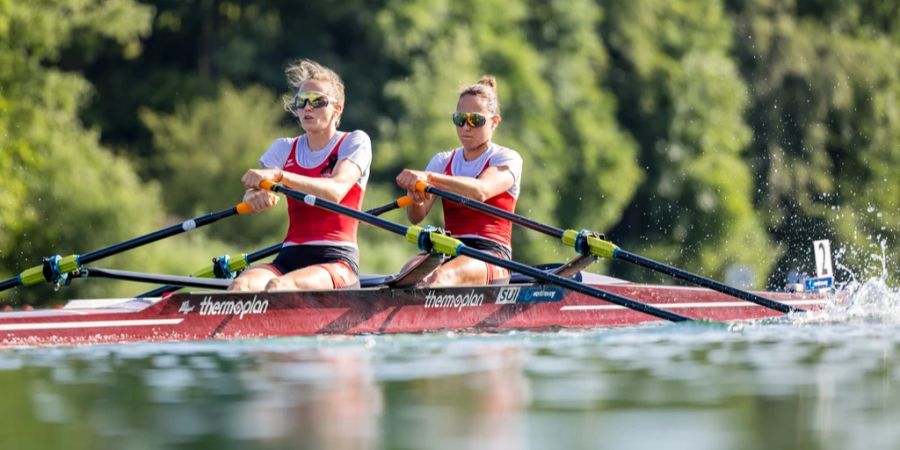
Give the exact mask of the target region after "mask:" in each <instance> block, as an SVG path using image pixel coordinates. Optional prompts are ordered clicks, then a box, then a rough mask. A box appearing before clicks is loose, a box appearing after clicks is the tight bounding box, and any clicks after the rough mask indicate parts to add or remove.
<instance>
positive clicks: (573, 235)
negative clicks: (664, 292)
mask: <svg viewBox="0 0 900 450" xmlns="http://www.w3.org/2000/svg"><path fill="white" fill-rule="evenodd" d="M416 190H419V191H422V192H427V193H429V194H434V195H437V196H438V197H442V198H445V199H447V200H450V201H452V202H455V203H459V204H461V205H463V206H466V207H469V208H472V209H474V210H477V211H481V212H483V213H486V214H489V215H492V216H494V217H499V218H501V219H505V220H508V221H510V222H512V223H515V224H518V225H521V226H523V227H525V228H529V229H532V230H534V231H538V232H541V233H544V234H547V235H550V236H553V237H555V238H557V239H560V240H562V242H563V243H564V244H566V245H568V246H569V247H573V248H575V250H577V251H578V252H579V253H581V254H583V255H588V254H590V255H595V256H600V257H603V258H608V259H621V260H623V261H627V262H630V263H632V264H636V265H638V266H641V267H645V268H647V269H651V270H655V271H657V272H660V273H664V274H666V275H669V276H672V277H675V278H678V279H680V280H684V281H687V282H689V283H693V284H696V285H698V286H702V287H705V288H709V289H712V290H714V291H719V292H723V293H725V294H728V295H731V296H733V297H737V298H739V299H742V300H746V301H748V302H753V303H756V304H757V305H760V306H764V307H766V308H771V309H774V310H776V311H780V312H783V313H790V312H802V311H803V309H800V308H797V307H794V306H790V305H787V304H784V303H781V302H777V301H774V300H770V299H768V298H765V297H762V296H759V295H756V294H754V293H752V292H748V291H745V290H741V289H738V288H734V287H731V286H728V285H726V284H723V283H720V282H718V281H715V280H712V279H709V278H706V277H703V276H701V275H697V274H694V273H691V272H688V271H686V270H682V269H679V268H677V267H673V266H670V265H667V264H663V263H661V262H658V261H654V260H652V259H650V258H646V257H643V256H640V255H637V254H634V253H631V252H628V251H625V250H623V249H621V248H619V246H617V245H616V244H613V243H612V242H609V241H607V240H604V239H602V238H600V237H599V236H596V235H594V234H592V233H589V232H585V231H576V230H563V229H561V228H556V227H553V226H550V225H546V224H543V223H540V222H537V221H535V220H532V219H529V218H527V217H523V216H520V215H518V214H515V213H511V212H509V211H505V210H502V209H500V208H497V207H494V206H491V205H488V204H486V203H482V202H479V201H477V200H473V199H471V198H468V197H465V196H462V195H459V194H456V193H453V192H447V191H444V190H442V189H439V188H436V187H434V186H431V185H429V184H427V183H424V182H421V181H420V182H418V183H416Z"/></svg>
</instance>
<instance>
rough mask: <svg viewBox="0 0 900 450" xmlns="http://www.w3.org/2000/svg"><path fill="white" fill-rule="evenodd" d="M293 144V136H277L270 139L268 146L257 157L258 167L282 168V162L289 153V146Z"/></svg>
mask: <svg viewBox="0 0 900 450" xmlns="http://www.w3.org/2000/svg"><path fill="white" fill-rule="evenodd" d="M293 144H294V138H289V137H285V138H278V139H275V140H274V141H272V144H271V145H269V148H268V149H267V150H266V152H265V153H263V155H262V156H261V157H260V158H259V165H260V167H264V168H266V169H283V168H284V163H285V162H286V161H287V159H288V156H290V154H291V147H292V146H293Z"/></svg>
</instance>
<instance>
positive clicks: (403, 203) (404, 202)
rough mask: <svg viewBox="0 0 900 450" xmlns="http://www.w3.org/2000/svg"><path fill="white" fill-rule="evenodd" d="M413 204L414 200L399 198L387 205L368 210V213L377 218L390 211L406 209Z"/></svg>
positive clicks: (404, 197)
mask: <svg viewBox="0 0 900 450" xmlns="http://www.w3.org/2000/svg"><path fill="white" fill-rule="evenodd" d="M411 204H412V199H411V198H409V197H408V196H406V195H404V196H403V197H400V198H398V199H397V200H394V201H392V202H390V203H388V204H386V205H382V206H379V207H377V208H372V209H370V210H367V211H366V212H367V213H369V214H372V215H375V216H380V215H382V214H384V213H386V212H388V211H393V210H395V209H397V208H406V207H407V206H409V205H411Z"/></svg>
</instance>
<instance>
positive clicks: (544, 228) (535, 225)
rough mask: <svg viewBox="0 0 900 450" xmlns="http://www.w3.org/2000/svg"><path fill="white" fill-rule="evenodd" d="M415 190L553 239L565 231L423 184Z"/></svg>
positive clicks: (418, 185) (560, 236) (559, 236)
mask: <svg viewBox="0 0 900 450" xmlns="http://www.w3.org/2000/svg"><path fill="white" fill-rule="evenodd" d="M416 188H417V189H419V190H421V191H425V192H428V193H429V194H434V195H437V196H438V197H442V198H446V199H447V200H450V201H452V202H454V203H459V204H460V205H463V206H466V207H468V208H471V209H474V210H476V211H481V212H483V213H487V214H489V215H492V216H494V217H499V218H501V219H506V220H508V221H510V222H513V223H515V224H518V225H521V226H523V227H525V228H528V229H531V230H534V231H537V232H539V233H544V234H547V235H550V236H553V237H555V238H562V237H563V233H564V232H565V230H563V229H561V228H556V227H554V226H550V225H547V224H543V223H540V222H538V221H536V220H532V219H529V218H527V217H523V216H520V215H518V214H515V213H511V212H509V211H506V210H504V209H500V208H497V207H495V206H491V205H488V204H487V203H483V202H479V201H478V200H473V199H471V198H468V197H466V196H463V195H459V194H456V193H453V192H448V191H445V190H442V189H438V188H436V187H434V186H431V185H429V184H425V183H422V182H420V183H419V184H417V185H416Z"/></svg>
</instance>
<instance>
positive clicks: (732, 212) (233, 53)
mask: <svg viewBox="0 0 900 450" xmlns="http://www.w3.org/2000/svg"><path fill="white" fill-rule="evenodd" d="M898 30H900V6H898V5H897V3H896V2H894V1H890V0H862V1H858V2H836V1H830V0H750V1H731V0H721V1H709V2H692V1H689V0H667V1H663V0H627V1H626V0H576V1H570V2H544V1H538V0H481V1H478V2H474V1H470V0H469V1H446V0H437V1H434V0H428V1H426V0H382V1H379V2H364V1H360V0H347V1H342V2H303V3H302V4H288V3H285V2H280V1H272V0H263V1H236V0H193V1H189V0H188V1H182V0H156V1H146V2H136V1H133V0H106V1H102V2H101V1H76V0H43V1H35V2H13V1H12V0H0V152H2V157H0V173H3V174H4V176H3V177H2V178H0V278H6V277H9V276H12V275H14V274H15V273H18V272H19V271H20V270H22V269H23V268H25V267H28V266H30V265H33V264H35V263H37V262H39V261H40V257H41V256H44V255H51V254H57V253H59V254H68V253H72V252H85V251H88V250H91V249H94V248H98V247H100V246H103V245H105V244H109V243H113V242H116V241H118V240H121V239H124V238H127V237H130V236H135V235H137V234H140V233H142V232H146V231H148V230H152V229H156V228H160V227H161V226H164V225H166V224H169V223H173V222H175V221H178V220H182V219H184V218H187V217H191V216H194V215H198V214H202V213H204V212H208V211H213V210H218V209H222V208H225V207H227V206H230V205H232V204H234V203H236V202H237V201H239V199H240V195H241V193H242V192H243V189H242V188H241V186H240V183H239V181H238V180H239V177H240V174H241V173H242V172H243V171H244V170H245V169H246V168H247V167H250V166H253V165H255V162H256V160H257V158H258V157H259V155H260V154H261V152H262V151H263V150H264V149H265V148H266V146H267V145H268V143H269V142H271V140H272V139H274V138H275V137H278V136H287V135H292V134H296V133H298V132H299V128H298V127H297V125H296V124H295V123H292V122H291V121H290V119H289V118H288V117H287V115H286V114H284V112H283V111H282V110H281V106H280V105H281V97H282V96H283V95H285V94H287V93H288V92H287V86H286V83H285V81H284V79H283V68H284V67H285V66H286V64H287V63H288V62H289V61H291V60H294V59H297V58H300V57H306V58H312V59H315V60H317V61H320V62H322V63H324V64H327V65H329V66H331V67H333V68H334V69H336V70H337V71H338V73H340V74H341V75H342V76H343V77H344V79H345V82H346V85H347V105H346V113H345V115H344V121H343V128H344V129H347V130H351V129H363V130H365V131H366V132H367V133H369V135H370V136H372V138H373V143H374V162H373V174H372V177H371V179H370V188H369V191H368V194H367V198H366V205H365V206H366V207H372V206H377V205H379V204H382V203H384V202H386V201H388V200H390V199H391V198H393V197H396V196H398V195H400V194H401V192H399V191H398V190H397V189H396V187H395V186H394V185H393V178H394V176H395V175H396V173H397V172H398V171H399V170H400V169H401V168H403V167H414V168H421V167H423V166H424V164H425V163H426V162H427V160H428V158H429V156H430V155H431V154H433V153H435V152H437V151H440V150H445V149H449V148H451V147H453V146H455V145H456V144H457V142H456V138H455V134H454V131H453V128H452V125H450V121H449V120H448V117H449V113H450V112H451V111H452V110H453V108H454V105H455V100H456V93H457V91H458V89H459V88H460V87H461V86H463V85H466V84H469V83H471V82H473V81H475V80H476V79H477V78H478V76H479V75H481V74H482V73H491V74H494V75H495V76H497V79H498V80H499V93H500V98H501V108H502V113H503V122H502V124H501V127H500V129H499V132H498V134H497V135H496V141H497V142H499V143H501V144H503V145H506V146H509V147H512V148H515V149H517V150H519V152H520V153H521V154H522V156H523V158H524V160H525V175H524V181H523V192H522V196H521V200H520V203H519V205H520V206H519V212H521V213H523V214H525V215H528V216H530V217H533V218H535V219H538V220H542V221H546V222H549V223H552V224H555V225H559V226H564V227H572V228H590V229H596V230H599V231H605V232H607V234H608V236H609V237H610V238H611V239H612V240H613V241H615V242H618V243H620V244H621V245H622V246H623V247H626V248H628V249H630V250H632V251H635V252H638V253H642V254H646V255H648V256H651V257H654V258H657V259H660V260H663V261H666V262H669V263H672V264H675V265H677V266H680V267H684V268H686V269H689V270H694V271H698V272H702V273H704V274H706V275H709V276H712V277H715V278H719V279H730V278H734V279H746V280H749V282H750V284H752V285H753V286H756V287H762V286H764V285H766V284H769V285H772V286H777V285H779V284H780V283H781V281H782V280H783V278H784V275H785V273H786V272H787V271H789V270H800V271H806V272H810V271H811V270H812V268H811V267H810V261H811V259H812V255H811V251H810V249H811V244H810V241H811V240H813V239H818V238H828V239H832V240H833V242H834V246H835V247H836V248H839V249H841V248H842V249H844V251H843V252H842V253H841V257H840V258H839V262H840V263H842V264H844V265H845V266H847V267H848V268H849V269H850V270H852V271H853V273H854V274H855V275H856V276H873V275H874V276H880V275H882V273H883V267H886V268H887V273H888V274H889V276H890V277H892V279H893V280H894V281H896V280H897V279H898V275H897V273H898V264H900V263H898V258H897V256H896V254H895V251H894V250H893V249H894V248H895V246H896V245H897V238H898V234H900V214H898V212H900V211H898V209H900V206H898V202H900V177H897V176H895V175H894V174H893V173H892V172H893V170H894V168H895V167H898V166H900V107H898V105H900V75H898V71H897V67H900V31H898ZM387 217H388V218H390V219H392V220H397V221H400V220H404V218H403V216H402V214H401V213H399V212H394V213H391V214H390V215H388V216H387ZM429 220H430V221H431V222H432V223H437V224H439V223H440V218H439V215H438V214H436V213H433V214H432V217H431V218H430V219H429ZM285 225H286V218H285V215H284V210H283V209H282V208H279V209H276V210H275V211H270V212H267V213H265V214H262V215H259V216H254V217H241V218H235V219H229V220H228V221H226V222H222V223H219V224H215V225H212V226H210V227H209V228H206V229H202V230H197V231H196V232H194V233H192V234H191V235H186V236H179V237H177V238H173V239H170V240H168V241H166V242H161V243H158V244H154V245H153V246H150V247H148V248H147V249H145V250H141V251H136V252H131V253H129V254H127V255H123V256H122V257H118V258H116V259H115V260H111V261H110V262H108V263H104V264H98V265H107V266H120V267H124V268H129V269H133V270H147V271H163V272H169V273H183V272H189V271H191V270H194V269H196V268H197V267H198V266H199V265H202V264H203V263H204V261H207V260H208V258H210V257H212V256H214V255H216V254H220V253H224V252H232V253H239V252H244V251H250V250H253V249H255V248H257V247H259V246H263V245H268V244H270V243H275V242H278V241H279V240H280V239H281V237H282V233H283V232H284V228H285ZM361 230H362V234H361V239H362V252H363V270H364V271H366V272H389V271H393V270H396V268H398V267H399V265H400V264H401V262H402V259H403V258H405V257H406V256H407V255H409V254H410V253H411V252H412V251H413V249H412V248H409V247H407V246H405V244H403V243H401V242H399V241H398V238H394V237H388V236H387V235H385V234H384V233H383V232H380V231H378V230H373V229H370V228H368V227H365V226H363V227H362V228H361ZM514 239H515V246H516V248H515V255H516V258H517V259H520V260H524V261H527V262H533V263H537V262H547V261H554V260H555V261H558V260H561V259H563V258H566V257H568V255H570V254H571V252H570V251H567V250H565V249H564V248H562V247H561V246H559V245H557V244H556V243H553V242H551V241H549V240H548V239H546V238H543V237H541V236H538V235H536V234H535V233H532V232H523V231H521V230H517V231H516V235H515V238H514ZM873 255H874V256H876V257H877V258H881V259H877V258H876V259H873V258H872V256H873ZM882 256H883V258H882ZM882 263H883V264H882ZM610 269H611V270H613V271H614V272H616V273H618V274H620V275H624V276H628V277H630V278H635V279H650V277H649V276H648V275H647V274H646V273H645V272H639V271H637V270H634V269H630V268H626V267H621V266H619V265H617V264H612V265H610ZM839 275H843V276H844V277H845V278H846V276H847V273H846V272H845V273H843V274H839ZM75 284H76V286H75V289H86V288H87V287H89V286H94V291H93V292H103V293H104V294H110V293H111V292H110V290H111V289H110V284H108V283H102V282H101V283H96V282H95V283H93V284H91V283H87V282H84V281H80V282H76V283H75ZM138 289H139V288H135V287H134V286H126V285H116V287H115V288H113V289H112V293H117V294H118V293H128V292H131V293H134V292H135V291H137V290H138ZM87 293H91V292H87ZM80 294H86V292H84V291H80V292H75V293H72V292H67V293H66V295H65V296H71V295H80ZM7 295H9V294H7ZM12 296H13V297H15V298H21V299H24V300H26V301H34V300H35V299H46V298H50V297H51V296H50V295H49V294H48V292H47V291H46V290H43V289H35V290H29V291H28V292H26V290H22V289H20V290H18V291H17V292H15V293H13V294H12ZM59 297H63V295H61V294H60V295H59Z"/></svg>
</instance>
